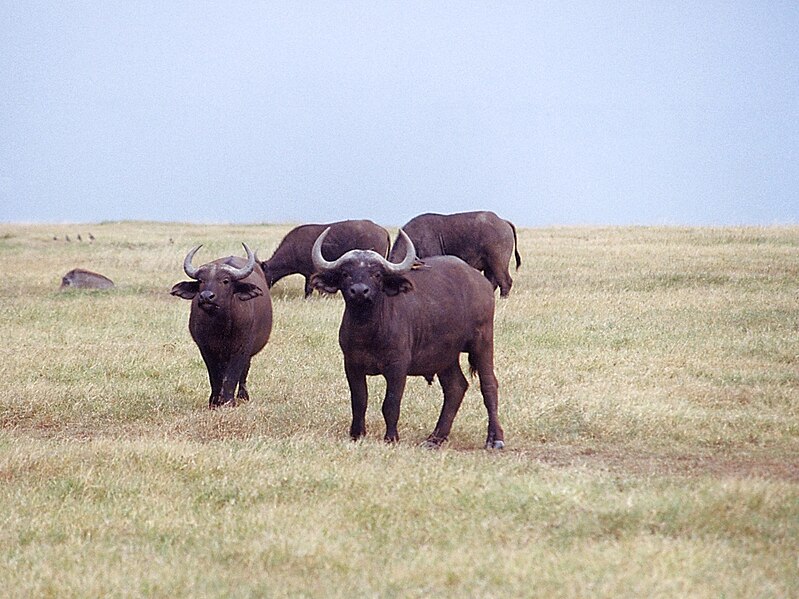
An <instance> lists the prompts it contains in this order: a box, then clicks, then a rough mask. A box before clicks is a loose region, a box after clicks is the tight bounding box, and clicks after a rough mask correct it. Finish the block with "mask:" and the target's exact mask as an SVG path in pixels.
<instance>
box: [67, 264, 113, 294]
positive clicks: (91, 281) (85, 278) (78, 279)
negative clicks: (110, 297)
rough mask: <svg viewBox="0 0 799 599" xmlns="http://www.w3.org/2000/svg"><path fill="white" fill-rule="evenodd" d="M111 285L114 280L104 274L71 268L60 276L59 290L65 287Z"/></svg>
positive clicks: (100, 287)
mask: <svg viewBox="0 0 799 599" xmlns="http://www.w3.org/2000/svg"><path fill="white" fill-rule="evenodd" d="M113 286H114V282H113V281H112V280H111V279H109V278H108V277H106V276H103V275H101V274H98V273H96V272H92V271H90V270H83V269H82V268H73V269H72V270H70V271H69V272H68V273H67V274H65V275H64V276H63V277H62V278H61V287H59V289H61V291H64V290H65V289H110V288H111V287H113Z"/></svg>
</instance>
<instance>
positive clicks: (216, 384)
mask: <svg viewBox="0 0 799 599" xmlns="http://www.w3.org/2000/svg"><path fill="white" fill-rule="evenodd" d="M200 354H201V355H202V357H203V361H204V362H205V367H206V369H207V370H208V382H209V383H210V384H211V395H209V396H208V408H209V409H211V410H213V409H214V408H215V407H217V405H218V404H219V394H220V392H221V391H222V376H221V375H220V372H221V370H222V368H221V367H220V365H219V364H217V363H215V362H214V360H213V359H212V358H211V357H210V356H209V355H208V354H206V353H205V352H203V351H202V350H200Z"/></svg>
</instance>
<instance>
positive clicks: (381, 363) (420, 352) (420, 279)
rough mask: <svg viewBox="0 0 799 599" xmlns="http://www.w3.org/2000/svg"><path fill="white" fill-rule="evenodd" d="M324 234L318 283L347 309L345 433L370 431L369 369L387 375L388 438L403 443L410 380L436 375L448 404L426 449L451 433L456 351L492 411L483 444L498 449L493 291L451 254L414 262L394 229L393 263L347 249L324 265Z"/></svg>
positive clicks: (461, 381) (461, 385) (458, 394)
mask: <svg viewBox="0 0 799 599" xmlns="http://www.w3.org/2000/svg"><path fill="white" fill-rule="evenodd" d="M325 236H326V233H322V235H321V236H320V237H319V239H317V240H316V243H315V244H314V247H313V254H312V257H313V263H314V267H315V268H316V271H317V272H316V274H315V275H314V276H313V278H312V283H313V285H314V287H316V288H317V289H320V290H322V291H325V292H327V293H335V292H336V291H338V290H340V291H341V294H342V295H343V296H344V303H345V308H344V315H343V317H342V320H341V327H340V328H339V337H338V338H339V345H340V346H341V351H342V353H343V354H344V371H345V373H346V376H347V382H348V383H349V388H350V398H351V401H352V426H351V427H350V436H351V437H352V438H353V439H358V438H360V437H362V436H364V435H365V434H366V420H365V415H366V404H367V393H368V392H367V385H366V376H367V375H377V374H381V375H383V377H384V378H385V380H386V396H385V399H384V400H383V417H384V418H385V421H386V434H385V439H386V441H389V442H393V441H398V440H399V434H398V432H397V422H398V421H399V414H400V402H401V400H402V394H403V391H404V390H405V379H406V377H407V376H409V375H411V376H423V377H425V379H427V381H428V383H432V381H433V377H434V376H435V375H438V380H439V381H440V382H441V386H442V388H443V390H444V405H443V407H442V408H441V415H440V416H439V419H438V423H437V424H436V427H435V429H434V430H433V432H432V433H431V434H430V436H429V437H428V438H427V441H426V443H425V444H426V445H427V446H428V447H438V446H440V445H441V444H442V443H443V442H444V441H446V440H447V437H448V436H449V432H450V429H451V428H452V421H453V419H454V418H455V415H456V414H457V412H458V408H459V407H460V405H461V401H462V400H463V396H464V394H465V393H466V389H467V387H468V386H469V383H468V382H467V380H466V377H465V376H464V375H463V371H462V370H461V367H460V361H459V356H460V354H461V352H466V353H468V355H469V365H470V367H471V372H472V375H474V373H475V372H476V373H477V374H478V375H479V377H480V391H481V392H482V394H483V402H484V403H485V407H486V409H487V410H488V436H487V438H486V448H494V449H500V448H502V447H504V445H505V442H504V433H503V431H502V427H501V426H500V424H499V419H498V416H497V402H498V387H499V385H498V383H497V377H496V376H495V375H494V292H493V289H492V288H491V284H490V283H489V282H488V281H487V280H486V279H485V278H484V277H483V276H482V275H481V274H480V273H479V272H477V271H476V270H474V269H473V268H472V267H470V266H469V265H468V264H466V263H465V262H463V261H462V260H460V259H459V258H457V257H455V256H440V257H434V258H430V259H428V260H425V262H424V264H420V263H418V262H417V259H416V254H415V250H414V246H413V242H412V241H411V240H410V239H408V236H407V235H406V234H405V233H404V232H403V231H402V230H400V236H401V237H402V238H403V239H404V240H405V242H406V244H407V248H408V251H407V254H406V255H405V257H404V259H403V260H402V262H400V263H399V264H395V263H392V262H390V261H388V260H386V259H385V258H383V256H381V255H380V254H378V253H376V252H372V251H368V250H366V251H364V250H352V251H350V252H347V253H346V254H344V255H343V256H341V257H340V258H338V259H337V260H335V261H333V262H329V261H327V260H325V258H324V257H323V256H322V252H321V247H322V244H323V243H324V238H325Z"/></svg>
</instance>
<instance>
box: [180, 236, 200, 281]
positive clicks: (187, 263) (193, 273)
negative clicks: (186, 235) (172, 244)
mask: <svg viewBox="0 0 799 599" xmlns="http://www.w3.org/2000/svg"><path fill="white" fill-rule="evenodd" d="M201 247H202V244H200V245H198V246H197V247H195V248H194V249H193V250H189V253H188V254H186V257H185V258H184V259H183V271H184V272H185V273H186V274H187V275H188V276H189V278H190V279H195V280H197V273H199V272H200V269H199V268H194V267H193V266H192V265H191V260H192V258H194V254H196V253H197V250H199V249H200V248H201Z"/></svg>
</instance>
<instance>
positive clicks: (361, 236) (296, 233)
mask: <svg viewBox="0 0 799 599" xmlns="http://www.w3.org/2000/svg"><path fill="white" fill-rule="evenodd" d="M328 227H330V233H329V234H328V235H327V237H326V238H325V243H324V245H323V247H322V255H323V256H324V257H325V259H327V260H334V259H335V258H338V257H340V256H342V255H343V254H344V253H345V252H348V251H350V250H354V249H359V250H373V251H375V252H377V253H378V254H380V255H382V256H384V257H385V256H387V255H388V249H389V246H390V244H391V238H390V236H389V234H388V231H386V230H385V229H384V228H383V227H381V226H380V225H377V224H375V223H373V222H372V221H370V220H344V221H339V222H335V223H331V224H326V225H316V224H309V225H300V226H299V227H295V228H294V229H292V230H291V231H289V232H288V233H287V234H286V236H285V237H284V238H283V240H282V241H281V242H280V244H279V245H278V246H277V249H276V250H275V252H274V253H273V254H272V257H271V258H269V260H266V261H264V262H261V267H262V268H263V270H264V275H265V276H266V282H267V284H268V285H269V287H270V288H271V287H272V286H273V285H274V284H275V283H277V282H278V281H279V280H280V279H282V278H283V277H285V276H288V275H293V274H301V275H302V276H303V277H305V297H308V296H309V295H311V293H313V287H312V286H311V275H312V274H313V273H314V268H313V263H312V262H311V248H312V247H313V244H314V241H316V239H317V237H319V235H320V234H321V233H322V231H324V230H325V229H327V228H328Z"/></svg>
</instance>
